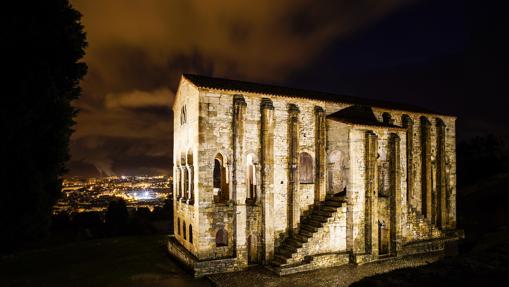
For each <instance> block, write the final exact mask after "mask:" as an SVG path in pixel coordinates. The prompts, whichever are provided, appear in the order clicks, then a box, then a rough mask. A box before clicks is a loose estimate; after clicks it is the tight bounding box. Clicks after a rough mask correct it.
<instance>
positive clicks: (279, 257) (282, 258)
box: [274, 254, 288, 264]
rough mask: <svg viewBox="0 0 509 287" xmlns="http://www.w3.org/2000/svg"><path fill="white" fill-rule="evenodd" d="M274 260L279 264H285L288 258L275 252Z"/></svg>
mask: <svg viewBox="0 0 509 287" xmlns="http://www.w3.org/2000/svg"><path fill="white" fill-rule="evenodd" d="M274 260H275V261H279V262H280V263H281V264H286V262H288V258H287V257H285V256H283V255H280V254H275V255H274Z"/></svg>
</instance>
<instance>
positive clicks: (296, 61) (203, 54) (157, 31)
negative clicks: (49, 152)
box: [71, 0, 413, 174]
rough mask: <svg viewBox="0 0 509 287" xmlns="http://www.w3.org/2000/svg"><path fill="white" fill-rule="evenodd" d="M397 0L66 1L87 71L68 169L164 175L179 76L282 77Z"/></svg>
mask: <svg viewBox="0 0 509 287" xmlns="http://www.w3.org/2000/svg"><path fill="white" fill-rule="evenodd" d="M409 2H413V1H403V0H386V1H380V0H357V1H350V0H345V1H320V2H319V3H318V2H316V1H312V0H306V1H295V0H283V1H239V0H225V1H201V0H193V1H192V0H175V1H166V0H144V1H141V0H139V1H136V0H129V1H125V0H103V1H86V0H74V1H73V4H74V5H75V6H76V8H77V9H78V10H79V11H81V13H82V14H83V23H84V25H85V30H86V32H87V36H88V42H89V48H88V50H87V55H86V58H85V61H86V62H87V64H88V65H89V73H88V75H87V76H86V78H85V80H84V82H83V96H82V98H81V99H80V100H79V101H77V102H76V105H77V106H78V108H80V109H81V113H80V114H79V116H78V118H77V126H76V133H75V134H74V135H73V138H72V151H71V152H72V162H71V174H79V173H82V172H84V171H85V170H88V171H90V165H94V166H95V167H96V169H98V170H101V171H102V172H104V173H120V172H122V173H128V174H132V173H134V172H143V173H153V172H158V173H160V172H164V173H169V171H170V169H171V166H170V165H171V152H172V114H171V112H170V111H169V107H170V105H171V103H172V101H173V96H174V93H175V89H176V86H177V84H178V81H179V77H180V74H181V73H183V72H193V73H200V74H206V75H213V76H223V77H230V78H241V79H247V80H252V81H269V82H275V83H282V82H284V81H285V79H286V78H287V77H288V76H289V75H290V74H291V73H292V72H293V71H295V70H300V69H303V68H305V67H306V65H308V64H309V63H311V62H312V61H313V60H314V59H315V58H316V57H318V56H319V55H320V53H321V52H322V51H323V50H324V49H325V48H326V47H327V46H328V45H330V43H331V42H333V41H335V40H337V39H340V38H344V37H346V36H348V35H351V34H352V33H355V32H356V31H358V30H359V29H362V28H364V27H366V26H368V25H369V24H372V23H375V22H376V21H378V20H379V19H381V18H383V17H384V16H386V15H388V14H390V13H391V12H393V11H395V10H397V9H398V8H399V7H400V6H402V5H403V4H404V3H405V4H408V3H409Z"/></svg>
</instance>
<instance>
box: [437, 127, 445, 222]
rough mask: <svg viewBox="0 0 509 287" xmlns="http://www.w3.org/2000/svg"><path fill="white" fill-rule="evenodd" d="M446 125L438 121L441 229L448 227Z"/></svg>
mask: <svg viewBox="0 0 509 287" xmlns="http://www.w3.org/2000/svg"><path fill="white" fill-rule="evenodd" d="M445 128H446V127H445V124H444V122H443V121H442V120H441V119H437V175H436V178H437V193H438V214H437V215H438V218H437V225H438V227H439V228H440V229H445V228H446V227H447V182H446V170H445V169H446V167H445Z"/></svg>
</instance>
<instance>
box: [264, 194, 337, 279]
mask: <svg viewBox="0 0 509 287" xmlns="http://www.w3.org/2000/svg"><path fill="white" fill-rule="evenodd" d="M341 212H343V213H345V214H346V200H345V196H344V194H342V193H340V194H338V195H327V197H326V199H325V200H324V201H322V202H320V203H319V204H318V205H315V206H314V207H313V209H312V211H311V213H310V214H309V215H307V216H302V217H301V220H300V228H299V232H298V233H296V234H293V235H291V236H289V237H288V238H286V239H285V241H283V242H282V243H281V245H280V246H279V247H278V248H277V249H276V252H275V255H274V260H273V261H272V266H274V267H276V268H279V269H281V268H285V267H292V266H298V265H301V264H305V263H309V262H310V261H312V260H313V258H312V256H309V254H310V252H309V249H310V247H312V244H313V243H314V242H313V241H317V240H319V237H320V231H322V230H323V228H324V226H325V225H326V224H327V223H330V222H332V221H333V220H334V218H335V216H338V215H339V214H338V213H341ZM313 239H315V240H313ZM315 244H316V242H315Z"/></svg>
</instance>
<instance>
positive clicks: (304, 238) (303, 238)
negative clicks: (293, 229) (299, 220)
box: [293, 233, 309, 243]
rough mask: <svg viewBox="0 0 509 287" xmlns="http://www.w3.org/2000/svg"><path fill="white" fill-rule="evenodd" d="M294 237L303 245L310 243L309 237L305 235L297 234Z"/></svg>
mask: <svg viewBox="0 0 509 287" xmlns="http://www.w3.org/2000/svg"><path fill="white" fill-rule="evenodd" d="M293 237H294V239H296V240H298V241H300V242H302V243H304V242H308V239H309V236H306V235H303V234H301V233H299V234H295V235H294V236H293Z"/></svg>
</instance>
